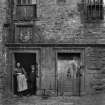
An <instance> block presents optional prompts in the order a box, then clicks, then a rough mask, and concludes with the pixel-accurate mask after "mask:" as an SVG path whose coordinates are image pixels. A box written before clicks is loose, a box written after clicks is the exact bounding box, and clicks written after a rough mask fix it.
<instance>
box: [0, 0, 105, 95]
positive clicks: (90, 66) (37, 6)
mask: <svg viewBox="0 0 105 105" xmlns="http://www.w3.org/2000/svg"><path fill="white" fill-rule="evenodd" d="M84 1H85V2H84ZM90 1H91V0H90ZM93 1H94V0H93ZM93 1H91V2H89V1H88V0H37V1H36V0H32V1H31V0H16V1H13V0H7V1H6V0H2V1H0V2H2V3H0V7H1V8H0V11H1V13H2V14H3V15H1V18H0V20H1V34H0V36H1V41H0V43H1V44H0V47H1V57H0V58H1V65H0V66H1V68H2V69H1V71H0V72H2V74H3V76H1V77H2V80H1V82H2V84H3V86H4V87H5V90H8V91H9V92H12V93H13V90H14V88H13V69H14V67H15V63H16V62H17V61H19V62H21V63H22V64H23V65H24V67H25V69H26V71H27V73H28V72H29V70H28V69H29V66H30V65H31V63H35V62H37V63H38V77H37V78H36V80H37V83H36V87H37V94H42V93H43V92H42V91H43V90H45V91H46V94H51V95H62V94H65V95H70V94H71V93H72V89H70V88H71V87H70V81H68V80H65V79H64V75H63V74H62V76H61V78H60V79H59V71H60V70H61V69H63V70H65V71H67V70H66V69H67V64H68V61H70V60H72V57H75V56H76V57H78V58H79V59H80V60H81V63H82V65H84V68H83V69H82V77H81V94H92V93H94V92H97V91H103V90H104V77H105V75H104V70H105V19H104V17H105V16H104V1H103V2H102V1H101V0H96V1H94V2H93ZM62 81H63V82H62ZM1 88H2V87H1ZM68 88H69V89H70V90H69V89H68ZM74 88H75V87H74ZM66 90H68V91H66Z"/></svg>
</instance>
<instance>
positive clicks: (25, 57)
mask: <svg viewBox="0 0 105 105" xmlns="http://www.w3.org/2000/svg"><path fill="white" fill-rule="evenodd" d="M14 56H15V66H16V63H17V62H20V64H21V65H22V67H23V68H24V69H25V71H26V73H27V76H28V78H27V80H28V79H29V78H30V77H29V75H30V73H31V68H30V67H31V65H36V53H14ZM35 81H36V79H35ZM34 85H35V87H36V82H35V84H34ZM34 91H35V93H36V88H35V90H34Z"/></svg>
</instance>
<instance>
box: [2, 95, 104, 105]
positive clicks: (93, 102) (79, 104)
mask: <svg viewBox="0 0 105 105" xmlns="http://www.w3.org/2000/svg"><path fill="white" fill-rule="evenodd" d="M0 105H105V93H104V94H96V95H88V96H81V97H75V96H74V97H73V96H71V97H49V98H48V99H42V98H41V97H39V96H24V97H17V96H15V97H13V96H11V97H10V96H9V97H8V96H7V97H5V98H2V100H1V103H0Z"/></svg>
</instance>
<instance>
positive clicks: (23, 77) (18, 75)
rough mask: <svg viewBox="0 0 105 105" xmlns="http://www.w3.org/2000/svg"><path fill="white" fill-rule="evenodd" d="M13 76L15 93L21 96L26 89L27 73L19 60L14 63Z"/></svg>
mask: <svg viewBox="0 0 105 105" xmlns="http://www.w3.org/2000/svg"><path fill="white" fill-rule="evenodd" d="M13 74H14V76H15V81H14V82H16V83H15V84H16V86H15V87H14V89H16V90H15V93H17V95H19V96H22V95H24V92H25V91H26V90H27V89H28V87H27V73H26V72H25V70H24V68H23V67H22V66H21V64H20V62H17V63H16V68H15V69H14V73H13Z"/></svg>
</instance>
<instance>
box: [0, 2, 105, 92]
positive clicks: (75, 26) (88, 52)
mask: <svg viewBox="0 0 105 105" xmlns="http://www.w3.org/2000/svg"><path fill="white" fill-rule="evenodd" d="M4 1H5V0H1V1H0V2H2V3H0V5H1V6H0V7H2V6H3V7H2V8H0V10H1V12H2V13H3V14H5V9H4V7H5V2H4ZM77 3H80V0H66V2H64V3H63V4H62V3H61V4H59V3H57V0H37V14H38V21H35V25H36V30H35V31H36V33H37V36H36V33H35V34H34V35H35V41H34V42H36V41H38V40H39V41H40V42H49V43H51V42H52V43H58V42H61V43H71V44H105V22H104V20H103V21H102V22H101V23H94V24H93V23H82V22H81V16H80V12H79V11H78V7H77ZM0 20H1V24H0V26H1V29H2V24H3V22H4V20H5V15H1V17H0ZM1 35H2V32H1ZM38 35H40V37H38ZM1 43H2V41H1ZM0 45H2V44H0ZM2 47H3V46H1V48H2ZM3 51H5V50H3ZM104 55H105V48H104V47H102V48H99V47H86V48H85V58H84V59H85V66H86V73H85V83H86V86H85V87H86V91H87V92H90V93H91V91H92V87H91V86H90V82H91V79H93V77H94V76H93V75H94V74H97V73H98V71H99V70H102V69H103V68H104V63H105V62H104V61H105V56H104ZM54 56H55V55H54V51H53V49H52V48H50V47H48V48H42V49H41V69H43V71H42V74H41V77H42V79H41V80H42V81H41V82H42V88H46V89H49V88H54V87H55V86H54V83H53V82H54V81H55V78H54V76H55V58H54ZM1 59H3V60H2V62H3V61H4V60H5V58H4V57H3V56H1ZM2 64H3V66H2V67H5V66H4V63H2ZM2 70H3V69H2ZM2 70H1V71H2ZM8 71H9V70H8ZM50 75H51V76H50ZM47 76H48V79H47ZM47 80H48V81H47ZM46 81H47V82H46ZM50 83H51V84H50Z"/></svg>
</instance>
